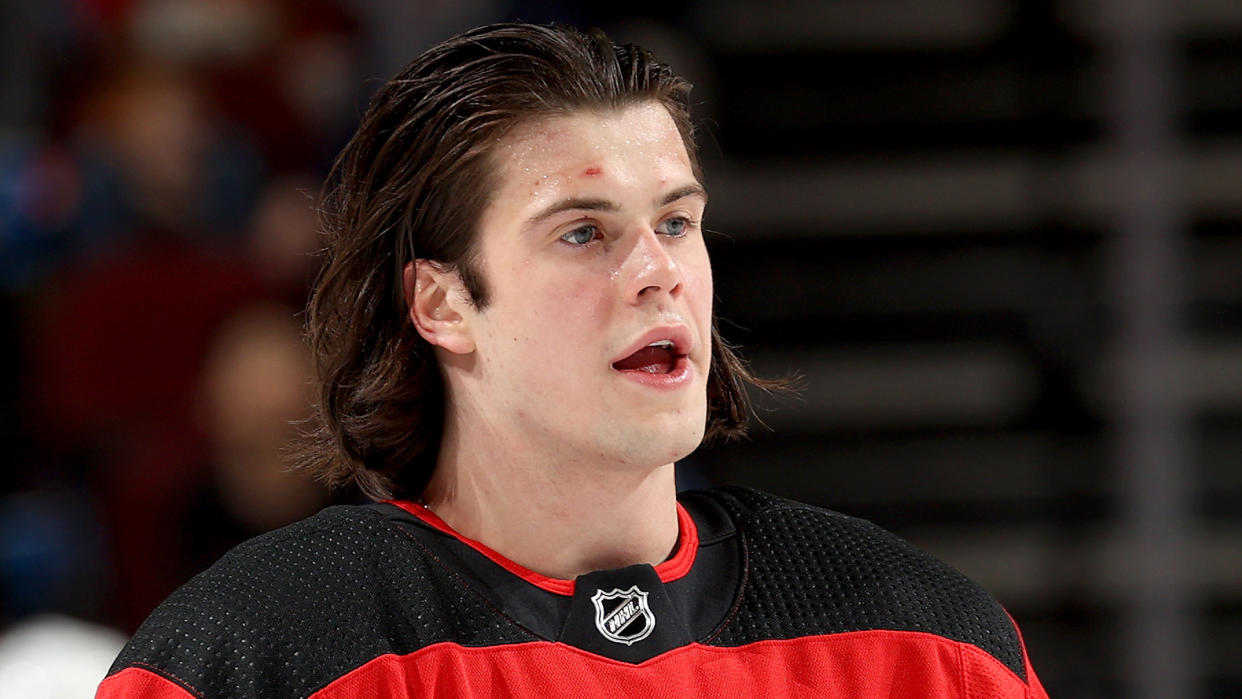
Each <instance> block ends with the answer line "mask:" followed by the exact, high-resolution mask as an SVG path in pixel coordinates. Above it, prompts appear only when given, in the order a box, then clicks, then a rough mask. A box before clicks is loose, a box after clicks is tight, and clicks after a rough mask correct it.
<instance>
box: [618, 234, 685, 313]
mask: <svg viewBox="0 0 1242 699" xmlns="http://www.w3.org/2000/svg"><path fill="white" fill-rule="evenodd" d="M621 277H622V279H623V280H624V281H623V284H624V288H623V293H624V295H625V299H626V301H628V302H629V303H634V304H639V303H647V302H649V301H650V300H651V299H653V298H659V297H661V296H664V295H668V296H676V295H677V294H679V293H681V267H680V266H679V265H678V264H677V260H675V259H673V256H672V255H671V254H669V250H668V249H667V248H666V247H665V246H664V241H663V240H662V239H661V237H660V236H659V235H658V234H657V233H656V232H655V231H654V230H652V229H651V227H650V226H644V227H643V229H642V230H641V232H639V233H638V235H637V237H636V240H635V243H634V247H633V248H631V249H630V252H629V255H628V256H627V257H626V258H625V260H624V262H623V263H622V265H621Z"/></svg>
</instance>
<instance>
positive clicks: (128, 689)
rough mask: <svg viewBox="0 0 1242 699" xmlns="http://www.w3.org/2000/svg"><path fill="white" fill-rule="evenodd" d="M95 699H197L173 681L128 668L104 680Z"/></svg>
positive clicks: (142, 669)
mask: <svg viewBox="0 0 1242 699" xmlns="http://www.w3.org/2000/svg"><path fill="white" fill-rule="evenodd" d="M95 699H195V695H193V694H191V693H189V692H188V691H186V689H185V688H184V687H182V686H181V685H179V684H177V683H176V682H173V681H172V680H170V679H168V678H167V677H164V676H163V675H157V674H155V673H154V672H151V671H150V670H147V669H145V668H141V667H127V668H125V669H124V670H121V671H120V672H118V673H116V674H115V675H110V676H108V677H106V678H104V681H103V682H101V683H100V684H99V689H98V691H96V692H95Z"/></svg>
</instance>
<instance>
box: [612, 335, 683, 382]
mask: <svg viewBox="0 0 1242 699" xmlns="http://www.w3.org/2000/svg"><path fill="white" fill-rule="evenodd" d="M661 340H668V341H669V342H672V343H673V354H675V355H676V356H677V359H676V361H675V362H674V364H673V370H672V371H670V372H668V373H667V374H649V373H647V372H645V371H621V370H619V369H613V371H615V372H617V373H618V374H621V375H622V376H624V377H625V378H626V379H629V380H630V381H634V382H637V383H639V384H641V385H643V386H647V387H649V388H656V389H662V390H676V389H678V388H681V387H682V386H685V385H686V384H688V383H690V381H691V380H692V379H693V378H694V364H693V363H692V362H691V361H690V352H691V351H692V350H693V349H694V337H693V336H692V335H691V334H690V328H688V327H686V326H684V325H667V326H662V327H658V328H652V329H651V330H649V331H647V332H645V333H643V334H642V335H641V336H639V337H638V338H637V339H635V340H634V341H633V342H632V343H630V344H629V345H628V346H627V347H626V349H625V350H623V351H622V353H621V354H620V355H618V356H617V357H616V358H615V359H613V360H612V361H611V362H609V364H608V365H609V368H612V365H613V364H616V363H617V362H619V361H621V360H622V359H625V358H626V357H628V356H630V355H631V354H634V353H635V352H637V351H638V350H640V349H642V348H644V347H646V346H647V345H650V344H651V343H653V342H659V341H661Z"/></svg>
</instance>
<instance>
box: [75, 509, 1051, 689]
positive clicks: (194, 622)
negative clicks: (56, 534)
mask: <svg viewBox="0 0 1242 699" xmlns="http://www.w3.org/2000/svg"><path fill="white" fill-rule="evenodd" d="M678 515H679V524H680V536H679V540H678V542H679V543H678V546H677V550H676V551H675V552H674V555H673V556H672V557H671V558H670V559H669V560H667V561H665V562H664V563H661V564H660V565H658V566H650V565H635V566H629V567H626V568H621V569H616V570H606V571H599V572H594V573H589V574H586V575H583V576H580V577H578V578H577V579H575V580H559V579H554V578H548V577H546V576H541V575H538V574H537V573H534V572H532V571H529V570H526V569H525V568H523V567H521V566H519V565H517V564H516V563H513V562H512V561H509V560H508V559H505V558H504V557H503V556H500V555H499V554H498V553H496V552H494V551H492V550H490V549H488V548H487V547H486V546H484V545H482V544H480V543H478V542H475V541H471V540H469V539H466V538H464V537H462V536H460V535H458V534H456V533H455V532H454V531H453V530H452V529H451V528H449V527H448V525H447V524H445V523H444V522H443V521H441V520H440V519H439V518H437V517H436V516H435V515H434V514H432V513H431V512H429V511H427V510H425V509H424V508H422V507H421V506H419V505H416V504H413V503H409V502H390V503H383V504H375V505H368V506H352V507H333V508H328V509H326V510H324V511H323V512H321V513H319V514H318V515H316V516H314V517H311V518H309V519H307V520H304V521H302V522H299V523H297V524H294V525H291V526H289V527H285V528H283V529H280V530H278V531H275V532H272V533H270V534H266V535H264V536H261V537H258V538H256V539H254V540H252V541H250V542H247V543H245V544H243V545H241V546H239V547H237V548H236V549H234V550H233V551H231V552H230V553H229V554H227V555H226V556H224V557H223V558H222V559H221V560H220V561H219V562H218V563H216V564H215V565H214V566H212V567H211V568H210V569H208V570H207V571H205V572H204V573H202V574H200V575H199V576H197V577H195V578H194V579H193V580H191V581H190V582H189V583H187V584H186V585H185V586H183V587H182V588H181V589H179V590H178V591H177V592H176V593H174V594H173V595H172V596H171V597H169V599H168V600H167V601H165V602H164V603H163V604H162V605H160V607H159V608H158V609H156V610H155V612H153V613H152V614H151V616H150V618H149V619H148V620H147V621H146V623H144V624H143V626H142V628H140V629H139V631H138V633H137V634H136V635H135V636H134V638H133V639H132V640H131V641H130V642H129V644H128V645H127V646H126V648H125V650H124V651H123V652H122V653H121V655H120V657H119V658H118V659H117V661H116V663H115V664H114V666H113V668H112V670H111V671H110V674H109V676H108V677H107V678H106V679H105V681H104V682H103V684H102V685H101V686H100V691H99V694H98V696H99V697H121V696H124V697H132V696H146V697H250V696H254V697H354V696H376V697H378V696H384V697H422V696H435V697H488V696H493V697H500V696H530V697H594V696H599V697H604V696H608V697H616V696H633V697H644V698H646V697H652V696H679V697H681V696H692V697H693V696H702V697H717V696H825V697H851V698H858V697H864V698H865V697H906V696H918V697H989V698H996V697H1031V698H1035V697H1046V694H1045V693H1044V691H1043V689H1042V687H1040V685H1039V682H1038V680H1037V679H1036V678H1035V675H1034V672H1033V671H1032V669H1031V666H1030V663H1029V662H1028V660H1027V658H1026V653H1025V650H1024V648H1023V644H1022V640H1021V638H1020V636H1019V633H1018V630H1017V628H1016V626H1015V625H1014V624H1013V622H1012V620H1011V619H1010V618H1009V617H1008V615H1007V614H1006V613H1005V611H1004V610H1003V609H1002V608H1001V607H1000V605H999V604H997V603H996V602H995V601H994V600H993V599H992V598H991V597H990V596H989V595H988V594H987V593H985V592H984V591H983V590H982V589H981V588H979V587H978V586H977V585H975V584H974V583H972V582H971V581H969V580H968V579H966V578H965V577H964V576H962V575H961V574H960V573H958V572H956V571H954V570H952V569H951V568H949V567H947V566H945V565H944V564H942V563H940V562H939V561H937V560H935V559H934V558H932V557H930V556H928V555H926V554H924V553H922V552H920V551H918V550H917V549H915V548H913V547H911V546H910V545H909V544H906V543H905V542H903V541H901V540H900V539H898V538H896V537H894V536H893V535H891V534H889V533H887V532H885V531H883V530H881V529H879V528H877V527H875V526H874V525H872V524H870V523H868V522H865V521H863V520H859V519H855V518H851V517H846V516H844V515H840V514H837V513H834V512H830V511H827V510H823V509H819V508H815V507H810V506H807V505H802V504H798V503H794V502H790V501H787V500H783V499H780V498H776V497H773V496H769V495H765V494H762V493H757V492H755V491H751V490H745V489H740V488H727V489H717V490H711V491H704V492H698V493H689V494H683V495H682V496H681V498H680V503H679V506H678Z"/></svg>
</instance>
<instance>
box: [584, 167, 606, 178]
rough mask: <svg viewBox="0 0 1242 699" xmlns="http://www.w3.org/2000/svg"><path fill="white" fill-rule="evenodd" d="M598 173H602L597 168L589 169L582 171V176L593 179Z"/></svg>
mask: <svg viewBox="0 0 1242 699" xmlns="http://www.w3.org/2000/svg"><path fill="white" fill-rule="evenodd" d="M600 172H602V170H600V169H599V168H598V167H589V168H587V169H586V170H584V171H583V172H582V174H584V175H586V176H587V177H595V176H596V175H598V174H599V173H600Z"/></svg>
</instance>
